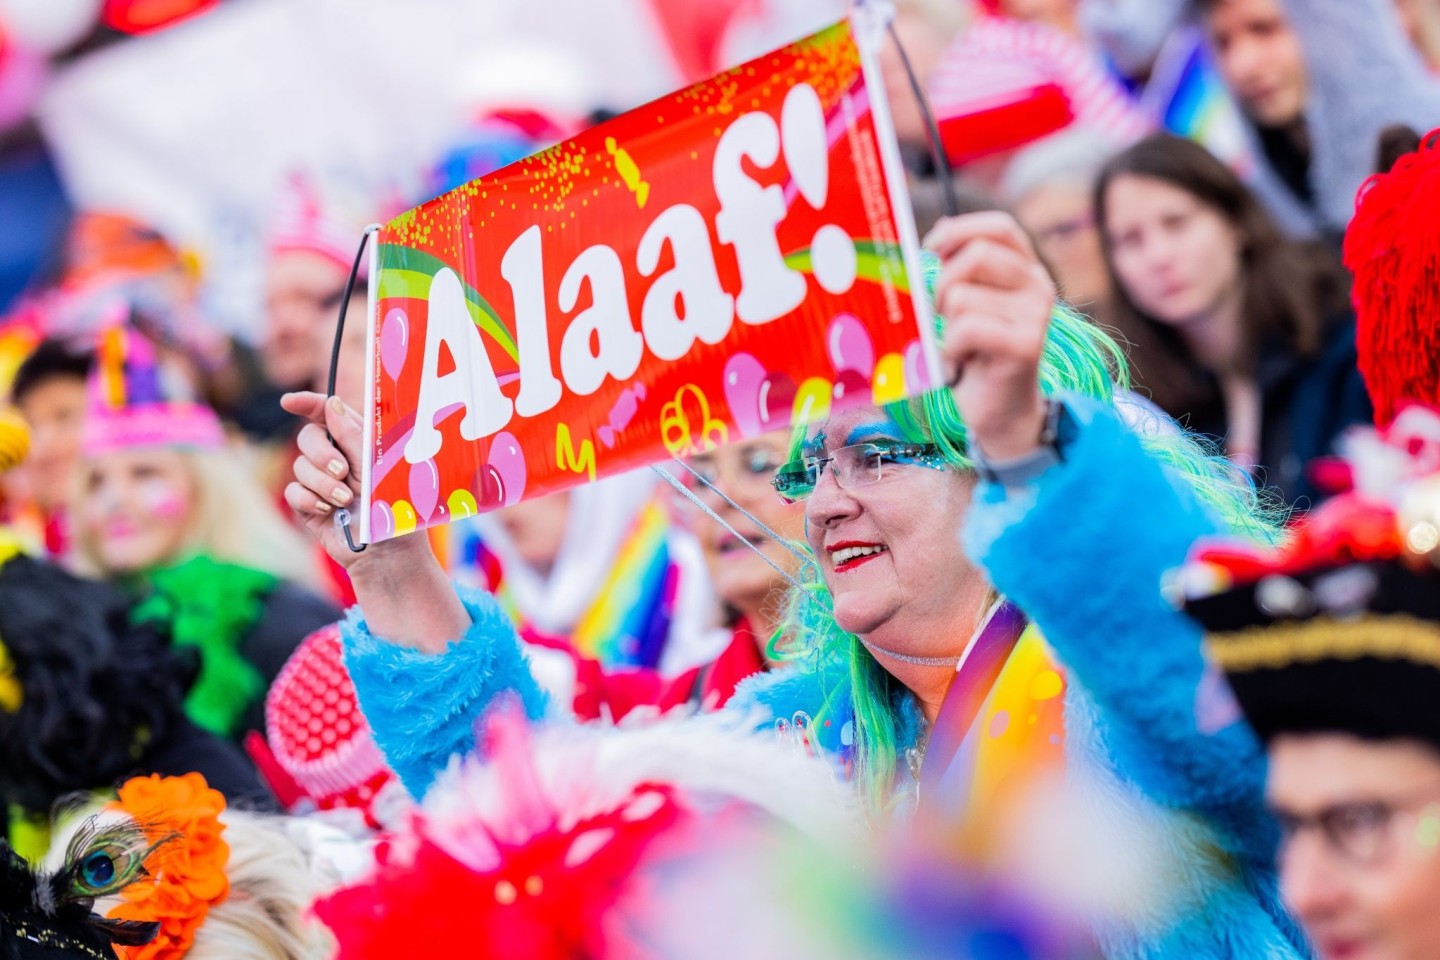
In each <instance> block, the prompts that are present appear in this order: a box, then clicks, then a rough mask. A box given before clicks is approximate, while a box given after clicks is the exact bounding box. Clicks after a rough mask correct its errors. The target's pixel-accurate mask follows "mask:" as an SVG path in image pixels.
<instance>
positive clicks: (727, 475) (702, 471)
mask: <svg viewBox="0 0 1440 960" xmlns="http://www.w3.org/2000/svg"><path fill="white" fill-rule="evenodd" d="M731 462H732V461H731V460H729V459H724V460H721V459H717V458H716V456H715V455H714V454H703V453H702V454H698V455H696V456H693V457H691V458H689V459H688V460H686V461H685V464H686V466H688V467H689V468H690V469H688V470H677V471H675V472H676V474H677V476H679V478H680V481H681V482H682V483H683V484H685V486H686V487H688V488H689V489H690V490H691V491H693V492H694V493H695V494H696V495H697V496H702V497H703V496H707V495H709V496H712V497H713V496H715V495H716V494H715V491H714V490H713V489H712V488H714V487H718V488H719V489H721V490H724V491H726V492H727V493H729V494H730V495H731V496H741V495H746V494H752V495H753V494H756V493H760V492H763V491H764V489H765V488H766V487H767V486H768V485H769V483H770V478H771V477H772V476H774V474H775V470H776V469H777V468H778V467H779V466H780V464H781V463H782V461H781V459H780V456H779V455H777V454H776V453H775V452H774V451H772V450H767V449H765V448H764V447H759V446H757V447H752V448H750V449H748V450H746V449H742V450H740V451H739V456H738V457H736V458H735V459H734V461H733V462H734V463H735V466H734V467H733V468H732V469H722V467H728V466H729V465H730V464H731Z"/></svg>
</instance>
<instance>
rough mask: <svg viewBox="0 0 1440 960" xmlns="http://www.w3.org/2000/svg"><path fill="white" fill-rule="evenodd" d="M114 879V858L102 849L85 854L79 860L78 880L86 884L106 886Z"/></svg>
mask: <svg viewBox="0 0 1440 960" xmlns="http://www.w3.org/2000/svg"><path fill="white" fill-rule="evenodd" d="M114 879H115V859H114V858H113V857H111V856H110V854H109V853H108V852H106V851H104V850H96V851H94V852H93V853H88V854H86V855H85V859H84V860H82V861H81V862H80V880H81V882H83V883H85V884H86V885H87V886H91V887H106V886H109V885H110V883H111V882H112V881H113V880H114Z"/></svg>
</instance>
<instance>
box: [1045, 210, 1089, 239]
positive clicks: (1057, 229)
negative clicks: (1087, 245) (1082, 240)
mask: <svg viewBox="0 0 1440 960" xmlns="http://www.w3.org/2000/svg"><path fill="white" fill-rule="evenodd" d="M1094 227H1095V218H1094V216H1092V215H1091V214H1090V213H1088V212H1086V213H1082V214H1080V215H1079V216H1077V217H1071V218H1070V219H1069V220H1061V221H1060V222H1059V223H1056V224H1051V225H1050V226H1048V227H1042V228H1040V229H1038V230H1036V231H1035V242H1036V243H1037V244H1039V245H1040V246H1042V247H1051V246H1058V245H1060V244H1066V243H1069V242H1070V241H1072V240H1074V239H1075V238H1076V237H1078V236H1080V235H1081V234H1082V233H1084V232H1085V231H1087V230H1091V229H1094Z"/></svg>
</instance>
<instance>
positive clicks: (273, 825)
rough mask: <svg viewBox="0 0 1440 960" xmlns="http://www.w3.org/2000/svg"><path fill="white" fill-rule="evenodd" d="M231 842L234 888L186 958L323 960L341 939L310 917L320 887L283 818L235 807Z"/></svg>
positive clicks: (229, 870) (230, 816)
mask: <svg viewBox="0 0 1440 960" xmlns="http://www.w3.org/2000/svg"><path fill="white" fill-rule="evenodd" d="M221 820H223V821H224V823H225V840H226V842H227V843H229V844H230V862H229V863H228V864H227V865H226V868H225V873H226V874H227V875H228V876H229V878H230V894H229V896H227V897H226V898H225V899H224V901H222V902H221V903H219V904H216V905H215V906H214V907H213V908H211V910H210V915H209V916H207V917H206V918H205V922H204V924H202V925H201V926H200V929H199V930H198V931H196V933H195V943H194V945H193V946H191V948H190V950H189V951H188V952H187V953H186V955H185V956H186V960H321V958H324V957H329V956H331V955H333V953H334V951H335V944H334V941H333V940H332V938H331V936H330V933H329V931H328V930H326V928H325V926H324V925H323V924H321V923H320V922H319V921H317V920H315V919H314V918H312V917H310V916H309V911H310V902H311V900H312V898H313V896H314V894H315V893H316V891H315V890H314V889H313V882H312V879H311V878H312V876H313V874H312V871H311V866H310V862H309V859H308V858H307V857H306V855H305V852H304V851H303V850H301V849H300V847H299V846H298V845H296V843H295V842H294V841H293V840H292V839H291V838H290V837H289V836H288V835H287V834H286V832H285V830H284V829H283V820H281V819H280V818H278V817H265V816H262V815H259V814H254V813H245V812H243V811H240V810H235V809H230V810H227V811H226V812H225V813H224V814H222V815H221Z"/></svg>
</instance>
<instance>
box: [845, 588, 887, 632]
mask: <svg viewBox="0 0 1440 960" xmlns="http://www.w3.org/2000/svg"><path fill="white" fill-rule="evenodd" d="M885 620H886V617H885V616H884V615H883V614H882V613H881V612H880V611H878V610H876V609H875V608H874V606H872V605H871V604H868V603H865V602H863V601H860V602H855V601H853V600H852V601H850V602H847V601H846V599H844V598H839V597H837V598H836V600H835V625H836V626H837V627H839V628H840V629H841V630H844V631H845V632H846V633H853V634H854V635H855V636H857V637H861V638H863V639H865V640H870V641H872V642H878V641H875V639H874V637H873V636H872V634H874V633H875V631H877V630H880V629H882V628H883V627H884V626H885Z"/></svg>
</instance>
